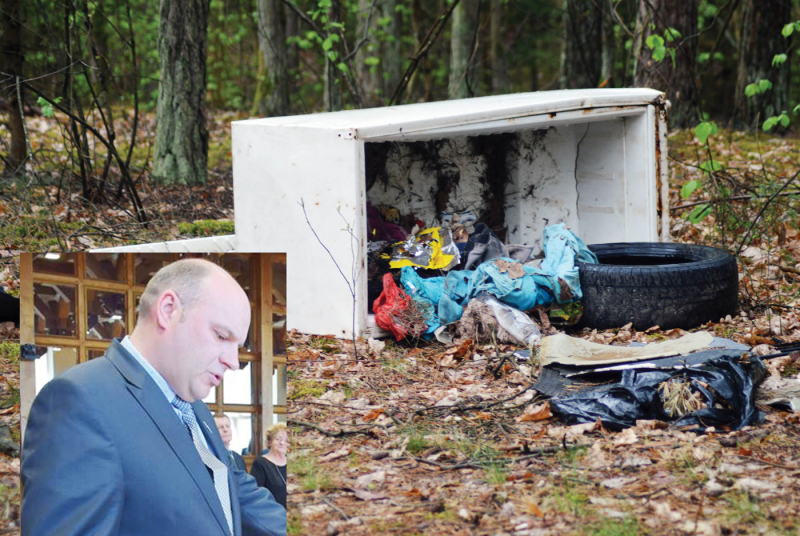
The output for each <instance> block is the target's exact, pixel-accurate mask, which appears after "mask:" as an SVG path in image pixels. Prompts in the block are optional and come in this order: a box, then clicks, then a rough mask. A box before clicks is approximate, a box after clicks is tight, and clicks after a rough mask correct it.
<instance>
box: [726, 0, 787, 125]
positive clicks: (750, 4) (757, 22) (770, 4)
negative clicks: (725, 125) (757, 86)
mask: <svg viewBox="0 0 800 536" xmlns="http://www.w3.org/2000/svg"><path fill="white" fill-rule="evenodd" d="M791 9H792V3H791V1H790V0H758V1H756V0H747V1H746V2H745V4H744V16H743V19H742V32H741V39H740V41H739V66H738V76H737V80H736V96H735V109H736V117H735V118H736V119H738V120H741V121H744V123H745V124H747V125H748V126H750V127H752V128H757V127H758V126H759V125H758V123H763V122H764V120H765V119H767V118H768V117H771V116H774V115H779V114H780V113H781V112H783V111H787V112H789V111H790V110H789V83H790V73H791V70H790V63H791V57H792V51H791V41H790V39H791V38H788V39H787V38H784V37H783V35H781V29H782V28H783V26H784V25H785V24H788V23H789V22H790V21H791ZM781 53H786V56H787V59H786V62H784V63H783V64H782V65H778V66H775V67H773V66H772V58H773V57H774V56H775V55H776V54H781ZM761 79H766V80H769V81H770V82H772V89H770V90H767V91H766V92H764V93H761V94H757V95H754V96H752V97H747V96H746V95H745V93H744V90H745V87H746V86H747V85H748V84H752V83H755V82H758V81H759V80H761Z"/></svg>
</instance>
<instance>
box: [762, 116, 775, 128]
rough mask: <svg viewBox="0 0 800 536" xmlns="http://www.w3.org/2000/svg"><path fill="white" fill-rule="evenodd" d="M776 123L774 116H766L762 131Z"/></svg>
mask: <svg viewBox="0 0 800 536" xmlns="http://www.w3.org/2000/svg"><path fill="white" fill-rule="evenodd" d="M777 124H778V118H777V117H775V116H772V117H768V118H767V120H766V121H764V125H763V126H762V127H761V128H763V129H764V132H767V131H768V130H770V129H771V128H772V127H774V126H775V125H777Z"/></svg>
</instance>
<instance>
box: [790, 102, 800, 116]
mask: <svg viewBox="0 0 800 536" xmlns="http://www.w3.org/2000/svg"><path fill="white" fill-rule="evenodd" d="M797 112H800V104H798V105H797V106H795V107H794V108H793V109H792V113H793V114H796V113H797Z"/></svg>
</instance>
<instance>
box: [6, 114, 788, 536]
mask: <svg viewBox="0 0 800 536" xmlns="http://www.w3.org/2000/svg"><path fill="white" fill-rule="evenodd" d="M236 118H237V117H235V116H230V115H223V114H219V115H217V116H214V117H213V118H212V121H211V127H210V130H211V147H212V150H211V153H212V154H211V158H210V166H211V172H210V174H209V184H207V185H205V186H203V187H194V188H186V187H183V186H174V187H168V188H165V187H155V186H151V185H149V184H148V181H147V180H146V178H142V179H141V180H140V181H139V182H138V185H139V190H140V194H142V197H143V198H144V204H145V207H146V209H147V210H148V212H149V214H150V216H151V218H152V219H151V223H149V224H148V225H144V224H141V223H137V222H136V221H135V219H134V218H132V217H131V214H130V211H129V210H128V209H127V208H126V202H125V200H124V199H122V200H120V201H119V204H115V203H116V202H115V201H112V202H110V203H108V202H100V203H98V204H89V203H86V202H84V201H81V199H80V195H79V191H78V188H77V187H76V186H75V181H74V180H66V179H65V180H64V181H59V180H58V179H57V169H58V166H59V165H62V164H63V163H64V159H63V154H61V155H60V154H59V150H58V147H57V143H58V140H57V139H55V138H53V136H56V134H57V133H58V132H59V130H58V128H56V126H57V125H55V123H54V121H55V120H53V119H45V118H41V117H39V118H33V119H34V120H35V121H38V123H37V124H35V125H32V124H29V130H30V131H31V132H33V133H34V135H33V139H32V146H33V148H34V151H35V154H36V157H37V167H36V168H35V170H36V173H32V174H31V178H29V179H27V180H25V181H7V182H6V183H4V184H3V185H2V186H3V187H2V189H1V190H0V214H2V215H4V217H5V221H6V222H7V223H6V225H4V226H3V227H0V242H1V243H2V247H3V249H2V250H0V285H2V286H3V287H4V288H5V289H6V290H10V291H12V292H15V291H16V289H17V288H18V284H19V282H18V277H19V273H18V253H19V252H20V251H42V250H46V249H53V250H62V249H76V250H79V249H87V248H93V247H101V246H106V245H114V244H121V243H130V242H145V241H157V240H169V239H175V238H186V237H192V236H204V235H212V234H228V233H232V232H233V222H232V220H233V204H232V199H233V184H232V174H231V168H230V120H231V119H236ZM141 124H142V125H143V126H142V128H143V129H144V130H145V131H146V130H148V128H149V129H150V131H151V132H152V127H153V118H152V117H149V116H145V117H144V118H143V119H142V123H141ZM148 125H149V127H148ZM669 146H670V152H669V154H670V163H669V165H670V206H671V207H672V209H671V218H672V224H671V232H672V239H673V240H674V241H677V242H690V243H708V244H717V245H722V246H724V247H727V248H728V249H729V250H732V251H734V252H738V253H739V259H740V261H741V262H740V267H739V270H740V275H741V281H740V309H741V310H740V312H739V313H738V314H737V315H735V316H734V317H733V318H730V319H727V320H725V321H723V322H718V323H712V324H708V325H706V326H703V327H702V329H706V330H709V331H712V332H714V333H715V334H716V335H719V336H723V337H727V338H730V339H733V340H736V341H739V342H744V343H746V344H749V345H751V346H756V345H762V348H767V349H769V348H770V347H771V346H774V345H776V344H779V343H783V342H793V341H800V319H798V318H797V315H796V310H797V307H798V305H800V304H798V303H797V300H798V296H800V275H799V274H800V231H799V229H800V219H798V214H797V208H798V203H797V198H796V195H795V194H796V193H797V188H796V187H795V185H794V182H793V180H794V174H795V172H796V171H797V170H798V169H800V143H798V140H797V139H796V138H794V137H777V136H765V135H764V134H763V133H761V134H760V135H758V136H757V135H754V134H746V133H738V132H732V131H721V132H720V134H719V135H718V136H715V137H714V138H712V140H711V146H710V151H709V150H707V149H705V148H703V146H701V144H700V143H699V142H698V140H697V139H696V138H695V137H694V136H693V135H692V133H691V132H689V131H675V132H673V133H671V134H670V136H669ZM148 150H149V148H147V147H145V146H142V147H137V149H136V151H139V152H141V153H142V154H146V152H147V151H148ZM711 160H715V161H717V162H718V164H717V165H714V164H711V163H710V161H711ZM101 161H102V160H101ZM703 165H705V166H706V167H707V168H709V166H714V167H713V168H709V169H717V166H719V167H720V168H722V169H721V171H718V172H717V173H715V174H714V175H713V176H711V175H708V174H707V173H706V172H705V171H703V170H702V169H701V168H700V166H703ZM139 173H141V175H138V174H139ZM137 176H141V177H146V166H144V169H142V170H138V171H137ZM59 184H60V187H59ZM687 185H688V186H687ZM706 205H708V207H709V208H706ZM762 208H763V210H762ZM687 214H689V215H691V218H692V220H693V221H688V220H686V219H684V218H683V217H684V216H685V215H687ZM751 223H753V224H752V225H751ZM572 334H573V335H576V336H581V337H584V338H592V339H594V340H598V341H601V342H605V343H609V344H610V343H616V344H624V343H627V342H628V341H630V340H653V339H659V338H661V339H664V338H673V337H676V336H678V335H680V332H663V331H662V330H653V331H650V332H648V333H647V334H645V333H641V332H640V333H635V332H632V331H630V330H607V331H602V332H598V333H591V332H576V333H572ZM18 337H19V334H18V332H16V333H15V330H13V329H6V330H5V331H3V328H2V326H0V339H3V338H5V339H8V340H10V341H12V342H14V341H16V342H18V340H19V339H18ZM290 339H291V340H290V356H289V372H288V377H289V391H288V393H289V394H288V396H289V399H290V401H289V415H288V417H289V419H290V420H291V423H292V424H291V427H290V434H291V436H290V438H291V442H292V447H291V449H290V468H289V470H290V479H289V490H290V495H289V502H290V506H289V510H288V511H289V514H288V515H289V531H290V534H303V535H305V534H330V535H333V534H383V533H387V534H390V533H393V534H442V535H450V534H453V535H455V534H520V535H524V534H596V535H613V534H787V533H792V534H796V533H797V531H798V528H799V527H800V522H798V521H797V520H798V519H800V499H798V497H800V494H798V493H797V492H798V491H800V490H798V485H797V483H796V482H797V476H798V475H800V452H798V450H797V448H796V445H797V442H798V434H800V419H798V415H796V414H793V413H785V412H781V411H778V410H775V409H771V408H768V407H764V408H763V409H764V411H765V412H766V420H765V422H764V423H763V424H759V425H755V426H751V427H748V428H746V429H744V430H741V431H738V432H725V431H723V430H718V431H714V432H710V433H706V434H701V435H697V434H695V433H691V432H688V433H687V432H683V431H679V430H672V429H669V428H661V427H659V426H656V425H654V424H653V423H641V424H640V425H639V426H637V427H636V428H633V429H630V430H628V431H625V432H618V433H617V432H609V431H607V430H604V429H603V428H602V427H599V428H598V427H596V426H583V427H578V428H575V427H568V426H565V425H564V423H562V422H559V421H558V420H557V419H555V418H553V417H547V416H546V415H547V410H546V407H545V406H543V405H542V404H543V401H541V400H539V399H538V398H537V397H536V396H535V395H534V393H533V392H532V391H531V390H530V389H528V387H529V386H530V384H531V382H532V381H533V380H534V378H535V374H536V372H537V369H536V367H534V366H531V365H530V364H528V363H524V362H520V363H517V364H516V365H517V366H509V365H505V366H503V367H501V368H500V369H499V371H498V375H497V376H495V375H494V374H492V373H491V370H490V369H494V368H495V367H496V365H497V363H499V357H500V356H502V355H504V354H509V353H510V352H511V350H512V348H511V347H508V346H500V347H499V348H496V347H495V346H493V345H491V344H487V343H476V344H475V345H473V346H470V347H468V348H461V347H450V348H448V347H444V346H442V345H438V344H432V343H420V344H418V345H415V344H408V343H396V342H393V341H386V345H385V347H384V348H383V349H379V346H380V345H376V344H375V343H369V342H365V341H360V342H359V343H358V345H357V348H358V351H359V354H360V356H361V359H360V360H358V361H356V360H355V359H354V355H353V345H352V343H348V342H346V341H339V340H335V339H331V338H327V337H310V336H306V335H303V334H297V333H293V334H292V335H291V337H290ZM764 345H766V346H764ZM12 346H13V344H12ZM0 349H4V347H3V346H2V344H0ZM781 365H782V366H783V369H782V370H781V369H780V368H779V367H780V366H781ZM0 366H2V368H3V376H4V378H5V380H6V381H5V382H4V385H3V386H0V425H2V424H3V423H5V424H8V425H9V426H10V427H11V431H12V432H11V433H12V436H14V437H16V438H18V437H19V376H18V371H19V366H18V354H17V355H14V353H13V351H11V350H8V348H6V349H5V350H3V351H2V352H0ZM798 368H800V367H797V366H796V363H795V361H793V358H789V360H788V361H786V360H783V361H781V362H780V363H778V362H775V364H774V365H773V370H772V373H773V374H775V375H783V376H792V377H797V372H798ZM18 476H19V458H17V457H14V456H9V455H8V454H0V534H6V533H8V534H14V533H17V532H18V526H19V483H18Z"/></svg>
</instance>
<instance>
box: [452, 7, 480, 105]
mask: <svg viewBox="0 0 800 536" xmlns="http://www.w3.org/2000/svg"><path fill="white" fill-rule="evenodd" d="M478 7H479V0H461V2H460V3H459V4H458V6H456V8H455V10H454V11H453V26H452V31H451V36H450V84H449V85H448V91H447V93H448V95H449V96H450V98H451V99H463V98H465V97H473V96H475V95H476V94H477V93H478V91H477V89H478V86H477V84H478V78H477V76H476V69H475V62H474V61H470V60H471V59H472V57H473V52H474V51H475V49H476V47H477V29H478Z"/></svg>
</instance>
